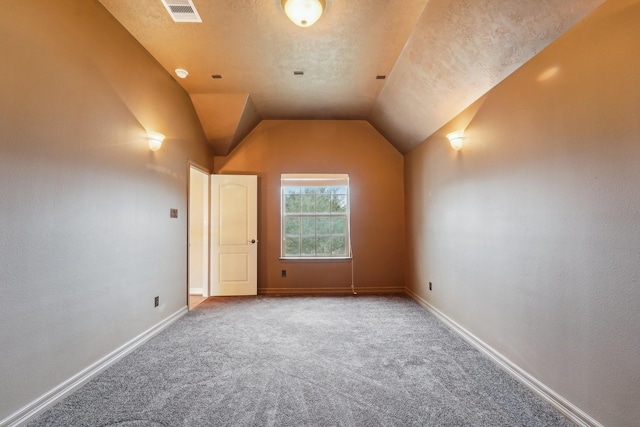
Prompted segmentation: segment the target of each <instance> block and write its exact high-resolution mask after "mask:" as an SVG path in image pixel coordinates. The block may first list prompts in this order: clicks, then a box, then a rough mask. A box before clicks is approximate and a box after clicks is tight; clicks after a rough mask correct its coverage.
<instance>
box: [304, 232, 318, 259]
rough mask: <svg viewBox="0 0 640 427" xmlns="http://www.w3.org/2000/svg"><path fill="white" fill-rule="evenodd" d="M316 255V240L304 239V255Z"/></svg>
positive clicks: (311, 238)
mask: <svg viewBox="0 0 640 427" xmlns="http://www.w3.org/2000/svg"><path fill="white" fill-rule="evenodd" d="M315 254H316V238H315V236H314V237H303V238H302V255H315Z"/></svg>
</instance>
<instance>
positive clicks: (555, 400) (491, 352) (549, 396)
mask: <svg viewBox="0 0 640 427" xmlns="http://www.w3.org/2000/svg"><path fill="white" fill-rule="evenodd" d="M405 293H406V294H407V295H409V296H410V297H411V298H413V299H414V300H415V301H416V302H417V303H418V304H420V305H421V306H422V307H424V308H425V309H426V310H427V311H429V312H431V313H432V314H433V315H434V316H436V317H437V318H438V319H439V320H440V321H442V322H443V323H444V324H445V325H447V326H448V327H450V328H451V329H453V330H454V331H455V332H457V333H458V334H459V335H460V336H461V337H462V338H464V340H465V341H467V342H469V343H470V344H471V345H473V346H474V347H475V348H477V349H478V350H480V351H481V352H482V353H483V354H485V355H486V356H488V357H489V359H491V360H492V361H493V362H494V363H496V364H497V365H498V366H499V367H500V368H502V369H503V370H504V371H506V372H507V373H508V374H509V375H511V376H512V377H514V378H515V379H516V380H518V381H519V382H520V383H522V384H523V385H524V386H526V387H527V388H529V389H530V390H531V391H533V392H534V393H535V394H536V395H538V396H539V397H540V398H542V399H543V400H544V401H545V402H547V403H548V404H549V405H551V406H553V407H554V408H555V409H556V410H558V412H560V413H561V414H562V415H564V416H565V417H567V418H568V419H569V420H570V421H572V422H573V423H574V424H576V425H578V426H581V427H603V425H602V424H600V423H599V422H598V421H596V420H594V419H593V418H591V417H590V416H589V415H588V414H586V413H585V412H583V411H582V410H580V408H578V407H577V406H575V405H574V404H572V403H571V402H569V401H568V400H567V399H565V398H564V397H562V396H560V395H559V394H558V393H556V392H555V391H553V390H551V389H550V388H549V387H547V386H546V385H545V384H544V383H542V382H541V381H539V380H538V379H536V378H535V377H533V376H532V375H531V374H529V373H528V372H526V371H525V370H524V369H522V368H520V367H519V366H518V365H516V364H515V363H513V362H512V361H511V360H509V359H508V358H507V357H506V356H504V355H503V354H502V353H500V352H498V351H497V350H496V349H494V348H493V347H491V346H490V345H489V344H487V343H485V342H484V341H482V340H481V339H480V338H478V337H476V336H475V335H473V334H472V333H471V332H469V331H468V330H466V329H465V328H464V327H462V326H461V325H460V324H458V323H457V322H456V321H455V320H453V319H451V318H450V317H449V316H447V315H446V314H444V313H443V312H441V311H440V310H438V309H437V308H435V307H434V306H432V305H431V304H430V303H429V302H428V301H426V300H425V299H423V298H422V297H420V296H419V295H418V294H416V293H415V292H413V291H412V290H411V289H408V288H406V289H405Z"/></svg>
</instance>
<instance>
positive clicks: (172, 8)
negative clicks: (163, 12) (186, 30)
mask: <svg viewBox="0 0 640 427" xmlns="http://www.w3.org/2000/svg"><path fill="white" fill-rule="evenodd" d="M161 1H162V4H163V5H164V7H165V8H166V9H167V12H169V15H171V19H173V20H174V22H202V19H200V15H199V14H198V11H197V10H196V7H195V6H194V5H193V1H192V0H161Z"/></svg>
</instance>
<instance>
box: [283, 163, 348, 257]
mask: <svg viewBox="0 0 640 427" xmlns="http://www.w3.org/2000/svg"><path fill="white" fill-rule="evenodd" d="M287 187H346V188H347V194H346V196H347V197H346V200H347V206H346V212H344V213H335V212H333V213H332V212H329V213H327V212H315V213H313V214H310V213H299V214H288V213H286V212H285V189H286V188H287ZM350 191H351V190H350V187H349V175H348V174H299V173H296V174H282V175H280V259H301V260H331V259H334V260H335V259H351V215H350V212H351V200H350V199H351V197H350ZM291 217H299V218H301V224H302V218H304V217H307V218H308V217H313V218H316V219H317V218H319V217H321V218H324V217H344V218H345V221H346V224H345V234H344V239H345V251H346V253H345V254H339V255H333V254H326V255H324V254H317V253H316V254H313V255H303V254H301V253H300V254H297V255H287V254H286V248H287V241H286V238H287V236H286V229H285V221H286V219H287V218H291ZM316 226H317V224H316ZM301 227H302V225H301ZM316 231H317V229H316ZM331 236H332V238H333V236H334V234H333V233H331ZM300 238H301V239H302V238H303V235H302V230H301V231H300ZM315 238H316V245H317V238H318V236H317V235H316V236H315ZM301 249H302V247H301ZM300 252H302V250H301V251H300Z"/></svg>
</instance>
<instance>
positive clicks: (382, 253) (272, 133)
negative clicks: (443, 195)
mask: <svg viewBox="0 0 640 427" xmlns="http://www.w3.org/2000/svg"><path fill="white" fill-rule="evenodd" d="M402 163H403V161H402V156H401V154H400V153H399V152H398V151H397V150H396V149H395V148H393V147H392V146H391V145H390V144H389V143H388V142H387V141H386V140H385V139H384V138H383V137H382V136H381V135H380V134H379V133H378V132H376V131H375V130H374V129H373V128H372V127H371V125H369V124H368V123H367V122H364V121H303V120H300V121H277V120H266V121H262V122H261V123H260V124H259V125H258V126H257V127H256V128H255V129H254V130H253V131H252V132H251V133H250V134H249V135H248V136H247V138H245V140H244V141H243V142H242V143H241V144H240V145H239V146H238V147H237V148H236V149H235V150H234V151H233V152H232V153H231V154H230V155H229V156H228V157H218V158H216V165H215V168H216V173H223V174H255V175H258V235H259V237H258V240H259V242H260V243H259V245H260V246H259V250H258V292H259V293H304V292H349V290H350V286H351V262H348V261H338V262H330V261H306V262H305V261H297V260H296V261H282V260H280V259H279V257H280V174H282V173H348V174H349V176H350V186H351V228H352V233H351V234H352V237H351V238H352V247H353V254H354V265H353V267H354V278H355V286H356V291H360V292H364V291H380V292H383V291H394V290H395V291H402V289H403V287H404V238H403V235H404V198H403V197H404V196H403V173H402V168H403V166H402ZM282 270H287V277H286V278H282V277H281V271H282Z"/></svg>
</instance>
